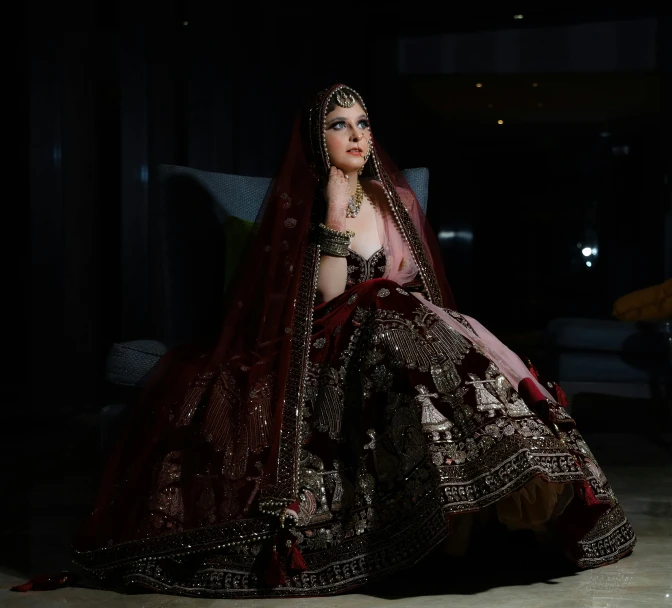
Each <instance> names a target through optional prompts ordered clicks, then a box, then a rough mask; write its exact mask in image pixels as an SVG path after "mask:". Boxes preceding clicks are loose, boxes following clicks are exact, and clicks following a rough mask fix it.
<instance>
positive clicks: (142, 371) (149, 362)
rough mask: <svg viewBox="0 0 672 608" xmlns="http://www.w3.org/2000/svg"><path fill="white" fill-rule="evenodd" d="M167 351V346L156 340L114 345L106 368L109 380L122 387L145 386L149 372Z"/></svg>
mask: <svg viewBox="0 0 672 608" xmlns="http://www.w3.org/2000/svg"><path fill="white" fill-rule="evenodd" d="M167 350H168V349H167V347H166V345H165V344H162V343H161V342H157V341H156V340H133V341H131V342H122V343H120V344H113V345H112V348H111V349H110V353H109V355H108V356H107V365H106V367H105V375H106V377H107V380H108V381H109V382H112V383H113V384H119V385H122V386H143V385H144V384H145V382H146V380H147V377H148V376H149V372H151V371H152V369H153V367H154V366H155V365H156V363H157V362H158V360H159V359H160V358H161V356H162V355H164V354H165V353H166V351H167Z"/></svg>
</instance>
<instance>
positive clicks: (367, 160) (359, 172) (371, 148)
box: [357, 137, 373, 175]
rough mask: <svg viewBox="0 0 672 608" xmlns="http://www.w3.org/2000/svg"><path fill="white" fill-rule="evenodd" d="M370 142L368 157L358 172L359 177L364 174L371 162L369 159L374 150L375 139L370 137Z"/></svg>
mask: <svg viewBox="0 0 672 608" xmlns="http://www.w3.org/2000/svg"><path fill="white" fill-rule="evenodd" d="M368 141H369V147H368V149H367V151H366V156H365V157H364V164H363V165H362V167H361V168H360V169H359V171H358V172H357V174H358V175H361V174H362V173H363V172H364V167H366V163H367V162H369V157H370V156H371V151H372V150H373V138H372V137H370V138H369V140H368Z"/></svg>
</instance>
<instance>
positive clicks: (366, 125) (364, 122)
mask: <svg viewBox="0 0 672 608" xmlns="http://www.w3.org/2000/svg"><path fill="white" fill-rule="evenodd" d="M357 125H358V126H359V128H360V129H368V128H369V127H370V124H369V121H368V120H366V119H362V120H360V121H359V122H358V123H357ZM341 126H343V127H344V126H345V122H344V121H343V120H339V121H338V122H335V123H334V124H332V125H331V126H330V127H329V128H330V129H334V130H335V131H342V130H343V129H342V128H341ZM337 127H338V128H337Z"/></svg>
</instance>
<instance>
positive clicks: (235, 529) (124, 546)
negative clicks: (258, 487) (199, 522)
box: [71, 517, 271, 574]
mask: <svg viewBox="0 0 672 608" xmlns="http://www.w3.org/2000/svg"><path fill="white" fill-rule="evenodd" d="M270 534H271V518H270V517H269V518H268V519H262V518H260V517H254V518H250V519H242V520H236V521H228V522H225V523H223V524H219V525H213V526H205V527H202V528H196V529H194V530H187V531H185V532H174V533H172V534H162V535H161V536H156V537H153V538H145V539H142V540H134V541H128V542H125V543H119V544H118V545H113V546H111V547H106V548H103V549H95V550H93V551H77V550H76V549H74V548H71V554H72V561H73V562H75V563H76V564H78V565H80V566H81V567H82V568H84V569H86V570H89V571H92V572H95V573H96V574H103V573H105V572H108V571H111V570H114V569H116V568H119V567H121V566H124V565H125V564H127V563H129V562H135V561H146V560H147V559H153V558H160V557H170V558H173V557H181V556H187V555H192V554H195V553H199V552H201V551H211V550H218V549H223V548H225V547H230V546H235V545H240V544H254V543H256V542H258V541H260V540H263V539H265V538H267V537H269V536H270Z"/></svg>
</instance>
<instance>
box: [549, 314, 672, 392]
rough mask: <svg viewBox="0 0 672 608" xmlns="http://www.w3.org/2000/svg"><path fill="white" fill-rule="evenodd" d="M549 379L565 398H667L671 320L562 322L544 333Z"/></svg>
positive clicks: (670, 371)
mask: <svg viewBox="0 0 672 608" xmlns="http://www.w3.org/2000/svg"><path fill="white" fill-rule="evenodd" d="M546 337H547V352H548V353H549V359H550V372H549V373H550V374H552V376H553V379H554V380H556V381H557V382H558V383H559V384H560V386H562V388H563V390H564V391H565V393H566V394H567V397H568V398H569V399H570V401H571V399H572V398H573V397H575V396H576V395H578V394H582V393H591V394H599V395H610V396H615V397H624V398H632V399H652V398H669V396H670V395H671V394H672V392H671V390H672V320H671V321H659V322H639V323H631V322H625V321H617V320H611V319H582V318H572V317H563V318H557V319H553V320H552V321H551V322H550V323H549V325H548V327H547V329H546Z"/></svg>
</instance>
